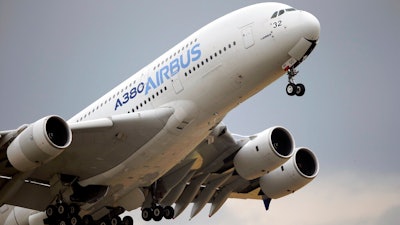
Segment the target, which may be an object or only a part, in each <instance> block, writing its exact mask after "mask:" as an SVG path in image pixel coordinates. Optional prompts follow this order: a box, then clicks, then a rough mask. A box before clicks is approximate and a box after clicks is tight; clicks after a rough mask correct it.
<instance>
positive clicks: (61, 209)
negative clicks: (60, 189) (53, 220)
mask: <svg viewBox="0 0 400 225" xmlns="http://www.w3.org/2000/svg"><path fill="white" fill-rule="evenodd" d="M56 207H57V213H58V215H59V216H60V217H66V216H67V214H68V205H67V204H65V203H60V204H58V205H57V206H56Z"/></svg>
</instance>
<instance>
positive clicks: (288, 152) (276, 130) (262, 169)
mask: <svg viewBox="0 0 400 225" xmlns="http://www.w3.org/2000/svg"><path fill="white" fill-rule="evenodd" d="M294 146H295V145H294V139H293V137H292V135H291V134H290V132H289V131H288V130H286V129H285V128H283V127H271V128H269V129H267V130H265V131H263V132H261V133H259V134H257V135H256V136H255V137H253V138H252V139H251V140H250V141H249V142H247V143H246V144H245V145H244V146H243V147H242V148H241V149H240V150H239V151H238V153H237V154H236V156H235V158H234V159H233V164H234V165H235V169H236V171H237V172H238V173H239V175H240V176H241V177H243V178H245V179H246V180H253V179H256V178H259V177H261V176H262V175H264V174H266V173H268V172H269V171H272V170H273V169H275V168H277V167H278V166H280V165H282V164H283V163H285V162H286V161H287V160H288V159H289V158H290V157H291V156H292V155H293V151H294Z"/></svg>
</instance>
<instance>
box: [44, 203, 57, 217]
mask: <svg viewBox="0 0 400 225" xmlns="http://www.w3.org/2000/svg"><path fill="white" fill-rule="evenodd" d="M56 212H57V207H56V206H55V205H49V206H47V208H46V216H47V217H48V218H53V217H54V216H55V214H56Z"/></svg>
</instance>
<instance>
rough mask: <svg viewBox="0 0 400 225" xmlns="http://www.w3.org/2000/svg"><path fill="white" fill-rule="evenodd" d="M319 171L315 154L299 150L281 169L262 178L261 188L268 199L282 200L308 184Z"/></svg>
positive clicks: (307, 150) (304, 149) (303, 149)
mask: <svg viewBox="0 0 400 225" xmlns="http://www.w3.org/2000/svg"><path fill="white" fill-rule="evenodd" d="M318 171H319V164H318V160H317V158H316V156H315V155H314V153H313V152H312V151H311V150H309V149H307V148H298V149H296V151H295V153H294V156H293V157H292V158H291V159H290V160H288V161H287V162H286V163H285V164H283V165H282V166H281V168H277V169H275V170H273V171H272V172H270V173H268V174H265V175H264V176H262V177H261V178H260V187H261V190H262V191H263V192H264V194H265V195H266V196H267V197H269V198H274V199H276V198H280V197H283V196H285V195H288V194H290V193H293V192H295V191H297V190H298V189H300V188H302V187H303V186H304V185H306V184H308V183H309V182H310V181H312V180H313V179H314V178H315V177H316V176H317V174H318Z"/></svg>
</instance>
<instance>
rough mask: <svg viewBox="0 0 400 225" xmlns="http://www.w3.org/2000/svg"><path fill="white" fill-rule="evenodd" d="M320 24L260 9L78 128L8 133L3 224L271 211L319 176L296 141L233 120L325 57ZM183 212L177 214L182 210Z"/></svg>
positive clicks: (2, 155) (196, 44)
mask: <svg viewBox="0 0 400 225" xmlns="http://www.w3.org/2000/svg"><path fill="white" fill-rule="evenodd" d="M319 34H320V23H319V21H318V19H317V18H316V17H315V16H313V15H312V14H310V13H308V12H306V11H302V10H298V9H295V8H293V7H291V6H288V5H285V4H281V3H259V4H255V5H250V6H247V7H244V8H241V9H238V10H236V11H234V12H231V13H229V14H227V15H225V16H222V17H220V18H219V19H217V20H215V21H213V22H211V23H209V24H208V25H206V26H204V27H202V28H201V29H199V30H197V31H196V32H194V33H193V34H192V35H190V36H189V37H187V38H186V39H184V40H183V41H181V42H180V43H178V44H177V45H176V46H174V47H173V48H171V49H170V50H168V51H167V52H165V53H164V54H163V55H161V56H160V57H159V58H157V59H156V60H154V61H153V62H151V63H150V64H148V65H147V66H145V67H143V68H142V69H141V70H139V71H138V72H137V73H135V74H134V75H132V76H131V77H129V78H128V79H127V80H125V81H123V82H122V83H121V84H119V85H118V86H116V87H115V88H113V89H112V90H111V91H109V92H108V93H106V94H105V95H104V96H102V97H101V98H99V99H98V100H97V101H95V102H93V103H92V104H90V105H89V106H88V107H86V108H85V109H83V110H82V111H80V112H79V113H77V114H76V115H75V116H73V117H72V118H71V119H69V120H64V119H63V118H61V117H60V116H57V115H49V116H45V117H43V118H41V119H39V120H37V121H36V122H34V123H31V124H26V125H22V126H20V127H19V128H17V129H13V130H8V131H1V132H0V159H1V160H0V168H1V169H0V171H1V172H0V206H1V207H0V223H1V224H5V225H16V224H18V225H43V224H48V225H81V224H84V225H92V224H93V225H94V224H96V225H97V224H100V225H132V224H133V218H132V217H131V216H125V217H124V218H121V217H120V215H121V214H122V213H123V212H125V211H132V210H135V209H138V208H140V209H141V211H142V218H143V219H144V220H145V221H150V220H154V221H160V220H162V219H171V218H176V217H177V216H179V215H180V214H181V213H182V212H183V210H184V209H185V208H186V207H187V206H188V205H189V204H192V205H193V207H192V211H191V217H194V216H196V215H197V213H199V212H200V211H201V210H202V209H203V208H204V206H205V205H207V204H209V205H211V207H210V213H209V215H210V216H212V215H214V214H215V213H216V212H217V211H218V210H219V209H220V208H221V206H222V205H223V204H224V203H225V202H226V200H227V199H228V198H239V199H260V200H262V201H264V203H265V208H266V209H267V210H268V208H269V205H270V202H271V199H277V198H280V197H283V196H286V195H288V194H290V193H293V192H295V191H297V190H298V189H300V188H302V187H303V186H304V185H306V184H307V183H309V182H310V181H311V180H313V179H314V178H315V177H316V176H317V174H318V171H319V163H318V160H317V157H316V156H315V154H314V153H313V152H312V151H311V150H310V149H309V148H307V147H296V146H295V141H294V138H293V136H292V134H291V133H290V131H289V130H288V129H286V128H284V127H282V126H274V127H270V128H268V129H265V130H264V131H261V132H259V133H257V134H254V135H250V136H241V135H236V134H233V133H231V132H230V131H229V130H228V129H227V126H226V125H225V124H224V123H223V122H222V120H223V118H224V117H225V116H226V115H227V114H228V113H229V111H231V110H232V109H233V108H235V107H237V106H238V105H239V104H240V103H242V102H244V101H245V100H247V99H248V98H250V97H251V96H253V95H255V94H256V93H257V92H259V91H261V90H262V89H264V88H265V87H267V86H268V85H270V84H271V83H273V82H274V81H275V80H277V79H278V78H280V77H282V76H283V75H285V74H287V76H288V84H287V86H286V92H287V94H288V95H291V96H293V95H297V96H302V95H303V94H304V93H305V86H304V85H303V84H300V83H295V81H294V77H295V76H296V75H297V74H298V70H297V67H298V66H299V65H300V64H301V63H302V62H304V61H305V59H306V58H307V57H308V56H309V55H310V53H311V52H312V51H313V49H314V48H315V46H316V45H317V42H318V39H319ZM173 206H174V207H173Z"/></svg>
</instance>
